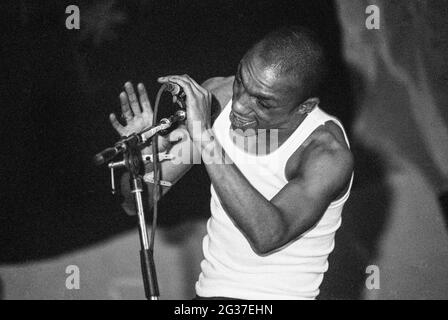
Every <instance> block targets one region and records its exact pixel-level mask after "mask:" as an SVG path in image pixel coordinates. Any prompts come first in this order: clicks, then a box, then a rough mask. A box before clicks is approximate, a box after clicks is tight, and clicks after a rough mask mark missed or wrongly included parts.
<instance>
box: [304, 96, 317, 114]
mask: <svg viewBox="0 0 448 320" xmlns="http://www.w3.org/2000/svg"><path fill="white" fill-rule="evenodd" d="M319 103H320V100H319V98H316V97H314V98H309V99H308V100H306V101H305V102H303V103H302V104H301V105H300V106H299V113H300V114H308V113H310V112H311V111H313V109H314V108H315V107H316V106H317V105H318V104H319Z"/></svg>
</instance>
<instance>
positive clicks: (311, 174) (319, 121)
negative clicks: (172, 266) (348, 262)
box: [111, 27, 353, 299]
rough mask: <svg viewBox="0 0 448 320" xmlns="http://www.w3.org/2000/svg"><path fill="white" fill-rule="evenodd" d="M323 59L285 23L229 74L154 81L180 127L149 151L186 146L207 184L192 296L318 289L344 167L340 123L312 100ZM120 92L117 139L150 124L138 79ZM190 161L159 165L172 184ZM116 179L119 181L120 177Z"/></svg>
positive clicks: (348, 166) (304, 35) (286, 295)
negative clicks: (182, 115)
mask: <svg viewBox="0 0 448 320" xmlns="http://www.w3.org/2000/svg"><path fill="white" fill-rule="evenodd" d="M325 62H326V61H325V55H324V51H323V48H322V46H321V45H320V44H319V42H318V41H317V39H316V37H315V36H314V34H313V33H312V32H310V31H308V30H306V29H304V28H299V27H286V28H281V29H279V30H276V31H274V32H271V33H270V34H268V35H267V36H266V37H265V38H264V39H262V40H261V41H259V42H258V43H256V44H255V45H254V46H253V47H252V48H251V49H250V50H249V51H248V52H247V53H246V55H245V56H244V57H243V59H242V60H241V62H240V64H239V66H238V69H237V73H236V75H235V77H229V78H213V79H210V80H208V81H206V82H205V83H204V84H203V85H202V86H201V85H199V84H197V83H196V82H195V81H194V80H193V79H191V78H190V77H189V76H188V75H183V76H176V75H173V76H166V77H162V78H159V79H158V81H159V82H160V83H166V82H171V83H176V84H178V85H179V86H181V87H182V88H183V90H184V92H185V94H186V105H187V115H188V119H187V121H186V124H185V125H184V126H182V127H180V128H179V129H177V130H175V131H173V132H172V133H171V135H170V136H169V137H168V138H164V139H161V143H160V144H159V145H160V149H161V150H165V149H168V150H169V152H170V153H172V154H179V150H180V148H183V150H185V146H191V147H192V150H193V151H194V152H196V156H198V155H200V156H201V157H202V160H203V162H204V163H205V167H206V169H207V172H208V174H209V176H210V179H211V182H212V187H211V193H212V197H211V213H212V216H211V218H210V219H209V221H208V223H207V231H208V232H207V235H206V236H205V237H204V240H203V253H204V260H203V261H202V263H201V270H202V272H201V274H200V276H199V280H198V282H197V283H196V293H197V295H198V296H199V297H204V298H211V297H228V298H238V299H314V298H315V297H316V296H317V295H318V294H319V286H320V283H321V282H322V279H323V274H324V273H325V271H326V270H327V268H328V262H327V258H328V255H329V253H330V252H331V251H332V250H333V247H334V235H335V232H336V230H337V229H338V227H339V226H340V223H341V211H342V208H343V205H344V203H345V201H346V200H347V198H348V195H349V191H350V187H351V183H352V172H353V157H352V154H351V152H350V150H349V146H348V141H347V138H346V136H345V133H344V131H343V128H342V126H341V124H340V123H339V122H338V120H337V119H335V118H333V117H331V116H329V115H328V114H326V113H325V112H323V111H322V110H321V109H320V108H319V106H318V103H319V99H318V90H319V87H320V84H321V83H322V80H323V78H324V77H325V71H326V66H325ZM125 88H126V93H124V92H123V93H122V94H121V95H120V99H121V104H122V113H123V115H122V116H123V118H124V120H125V121H126V123H127V125H126V126H122V125H121V124H120V123H119V122H118V120H117V118H116V117H115V115H111V122H112V125H113V126H114V128H115V129H116V130H117V131H118V133H120V134H121V135H127V134H129V133H131V132H134V131H140V130H142V128H144V127H145V126H148V125H149V124H150V122H151V120H152V111H151V106H150V104H149V101H148V98H147V95H146V92H145V89H144V87H143V85H142V84H139V85H138V91H139V95H140V105H139V102H138V100H137V97H136V94H135V93H134V91H133V89H132V85H131V84H130V83H126V84H125ZM212 96H214V97H215V98H216V100H217V101H218V102H219V105H220V108H219V110H218V112H217V114H211V113H212V112H211V109H212V108H211V105H212V103H211V102H212ZM212 119H216V120H215V121H214V123H212ZM211 129H212V130H211ZM185 132H188V135H187V138H185V135H184V133H185ZM182 137H184V138H182ZM254 137H255V139H254ZM181 138H182V139H181ZM175 141H177V143H174V142H175ZM235 141H240V143H236V142H235ZM241 141H242V143H241ZM260 150H261V151H262V152H259V151H260ZM194 156H195V155H194V154H193V155H192V158H193V157H194ZM228 159H230V160H231V161H228ZM191 166H192V164H188V163H183V164H179V163H176V164H175V163H174V162H172V161H164V162H163V163H162V171H163V179H164V180H168V181H171V182H174V183H175V182H176V181H177V180H178V179H180V177H181V176H182V175H183V174H184V173H185V172H186V171H187V170H188V169H189V168H191ZM147 171H148V172H149V171H151V168H150V167H148V168H147ZM123 181H125V182H124V183H123V184H122V185H123V186H124V187H125V186H126V185H127V184H128V182H127V178H124V179H123ZM149 189H150V190H151V189H152V188H149ZM166 191H167V188H164V190H163V192H164V193H165V192H166ZM151 199H152V196H151V195H150V197H149V201H150V202H151ZM129 203H130V204H131V203H132V201H130V202H129ZM124 208H125V209H126V210H127V211H128V212H132V210H133V208H132V205H125V206H124Z"/></svg>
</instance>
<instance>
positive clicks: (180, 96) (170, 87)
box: [165, 82, 187, 109]
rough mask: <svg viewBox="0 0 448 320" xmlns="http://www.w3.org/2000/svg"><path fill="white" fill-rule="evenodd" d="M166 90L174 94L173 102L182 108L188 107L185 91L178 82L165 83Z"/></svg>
mask: <svg viewBox="0 0 448 320" xmlns="http://www.w3.org/2000/svg"><path fill="white" fill-rule="evenodd" d="M165 91H168V92H170V93H171V95H172V96H173V103H177V104H178V105H179V107H180V108H181V109H186V108H187V106H186V105H185V92H184V90H182V88H181V86H179V85H178V84H177V83H172V82H167V83H165Z"/></svg>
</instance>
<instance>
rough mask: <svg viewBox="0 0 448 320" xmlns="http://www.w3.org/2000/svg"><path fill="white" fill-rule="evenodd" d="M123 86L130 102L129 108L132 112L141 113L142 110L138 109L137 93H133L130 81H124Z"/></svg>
mask: <svg viewBox="0 0 448 320" xmlns="http://www.w3.org/2000/svg"><path fill="white" fill-rule="evenodd" d="M124 88H125V90H126V93H127V94H128V98H129V102H130V103H131V109H132V111H133V112H134V114H140V113H142V110H141V109H140V105H139V104H138V100H137V95H136V94H135V91H134V87H133V86H132V83H130V82H126V83H125V84H124Z"/></svg>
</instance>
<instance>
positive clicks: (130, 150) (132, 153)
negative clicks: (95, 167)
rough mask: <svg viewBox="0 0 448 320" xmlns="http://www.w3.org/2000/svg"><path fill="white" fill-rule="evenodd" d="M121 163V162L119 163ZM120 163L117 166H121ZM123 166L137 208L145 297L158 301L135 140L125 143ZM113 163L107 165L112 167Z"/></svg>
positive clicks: (141, 168)
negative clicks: (127, 172) (128, 178)
mask: <svg viewBox="0 0 448 320" xmlns="http://www.w3.org/2000/svg"><path fill="white" fill-rule="evenodd" d="M121 163H122V162H121ZM121 163H120V162H119V163H118V165H120V164H121ZM124 164H125V166H126V168H127V169H128V171H129V173H130V183H131V193H133V194H134V199H135V206H136V208H137V217H138V226H139V228H138V231H139V237H140V245H141V249H140V263H141V269H142V276H143V286H144V289H145V296H146V299H148V300H158V299H159V295H160V294H159V286H158V282H157V274H156V267H155V263H154V253H153V251H152V250H151V248H150V246H149V240H148V232H147V230H146V221H145V212H144V209H143V200H142V198H143V197H142V194H143V178H142V175H143V174H144V163H143V159H142V153H141V150H140V148H139V146H138V143H136V140H130V141H129V142H127V146H126V151H125V153H124ZM113 166H114V163H111V164H109V167H113Z"/></svg>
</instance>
